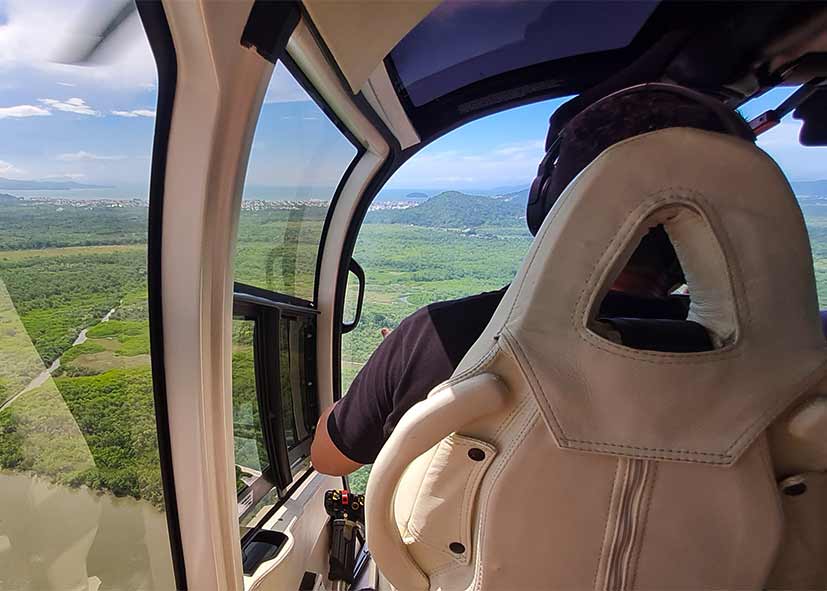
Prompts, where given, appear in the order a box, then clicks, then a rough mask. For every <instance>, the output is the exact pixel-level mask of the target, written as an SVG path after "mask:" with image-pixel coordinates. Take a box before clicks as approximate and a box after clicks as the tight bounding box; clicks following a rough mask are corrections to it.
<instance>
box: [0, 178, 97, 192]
mask: <svg viewBox="0 0 827 591" xmlns="http://www.w3.org/2000/svg"><path fill="white" fill-rule="evenodd" d="M106 188H109V187H107V186H105V185H85V184H83V183H78V182H75V181H20V180H17V179H4V178H2V177H0V189H7V190H11V191H14V190H17V191H28V190H35V191H55V190H58V191H66V190H68V189H106Z"/></svg>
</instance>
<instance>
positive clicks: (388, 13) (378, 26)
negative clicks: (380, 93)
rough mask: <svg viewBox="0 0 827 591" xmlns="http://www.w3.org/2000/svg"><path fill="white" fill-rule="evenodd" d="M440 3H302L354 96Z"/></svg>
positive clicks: (410, 0)
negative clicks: (399, 43) (395, 48)
mask: <svg viewBox="0 0 827 591" xmlns="http://www.w3.org/2000/svg"><path fill="white" fill-rule="evenodd" d="M440 1H441V0H335V1H334V0H304V5H305V7H306V8H307V12H308V13H309V14H310V18H311V19H312V20H313V23H314V24H315V25H316V28H317V29H318V31H319V33H320V34H321V36H322V38H323V39H324V41H325V43H326V44H327V46H328V48H329V49H330V52H331V53H332V54H333V57H334V59H335V60H336V62H337V64H338V65H339V68H340V69H341V70H342V73H343V74H344V76H345V78H346V79H347V82H348V84H349V85H350V88H351V90H352V91H353V92H358V90H359V89H360V88H362V86H363V85H364V84H365V82H366V81H367V79H368V78H369V77H370V75H371V74H372V73H373V71H374V70H375V69H376V67H377V66H378V65H379V64H380V63H381V62H382V60H383V59H385V56H386V55H388V53H390V51H391V49H393V48H394V47H395V46H396V44H397V43H398V42H399V40H400V39H402V38H403V37H404V36H405V35H406V34H407V33H408V31H410V30H411V29H412V28H413V27H414V26H416V24H417V23H419V22H420V21H421V20H422V19H424V18H425V17H426V16H427V15H428V14H429V13H430V12H431V11H432V10H433V9H434V8H435V7H436V6H437V5H439V4H440Z"/></svg>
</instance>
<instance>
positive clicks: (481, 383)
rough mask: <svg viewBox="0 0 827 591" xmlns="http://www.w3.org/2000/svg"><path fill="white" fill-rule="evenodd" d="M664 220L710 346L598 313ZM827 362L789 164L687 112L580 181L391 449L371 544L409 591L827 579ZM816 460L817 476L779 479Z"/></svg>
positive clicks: (381, 465)
mask: <svg viewBox="0 0 827 591" xmlns="http://www.w3.org/2000/svg"><path fill="white" fill-rule="evenodd" d="M658 223H662V224H664V227H665V228H666V230H667V232H668V233H669V236H670V238H671V240H672V242H673V244H674V245H675V249H676V251H677V253H678V256H679V258H680V260H681V264H682V266H683V269H684V271H685V274H686V277H687V283H688V285H689V292H690V294H691V300H692V304H691V308H690V319H691V320H695V321H697V322H699V323H700V324H702V325H703V326H704V327H706V329H707V330H708V331H709V332H710V334H711V335H712V338H713V341H714V343H715V346H716V348H715V350H713V351H707V352H699V353H662V352H654V351H640V350H634V349H630V348H627V347H624V346H622V345H620V344H617V343H615V342H612V341H610V340H607V339H605V338H603V337H601V336H600V335H599V334H598V333H597V332H596V331H595V330H594V328H595V327H594V326H593V321H594V314H593V310H595V309H596V307H597V306H598V305H599V303H600V302H601V301H602V298H603V296H604V295H605V293H606V291H607V290H608V287H609V286H610V284H611V283H612V280H613V278H614V277H615V276H616V275H617V273H618V272H619V271H620V269H621V268H622V266H623V265H624V264H625V262H626V260H628V257H629V256H630V254H631V252H632V250H633V249H634V248H635V246H636V245H637V244H638V242H639V240H640V238H641V236H642V235H643V234H644V233H645V232H646V231H647V230H648V228H649V227H650V226H651V225H653V224H658ZM826 360H827V347H826V346H825V339H824V337H823V335H822V332H821V326H820V321H819V316H818V304H817V298H816V290H815V283H814V277H813V265H812V257H811V254H810V246H809V242H808V239H807V234H806V229H805V226H804V222H803V219H802V216H801V212H800V210H799V208H798V206H797V203H796V200H795V198H794V196H793V195H792V193H791V191H790V188H789V185H788V183H787V181H786V180H785V178H784V176H783V175H782V173H781V172H780V171H779V169H778V167H777V166H776V165H775V164H774V163H773V161H772V160H771V159H770V158H769V157H767V156H766V154H764V153H763V152H762V151H760V150H759V149H757V148H755V147H754V146H753V145H752V144H750V143H748V142H745V141H742V140H740V139H737V138H733V137H730V136H724V135H720V134H715V133H709V132H703V131H698V130H690V129H668V130H662V131H657V132H653V133H649V134H646V135H642V136H638V137H635V138H632V139H629V140H626V141H624V142H622V143H619V144H617V145H615V146H613V147H611V148H609V149H608V150H606V151H605V152H603V153H602V154H601V155H600V156H599V157H598V158H597V159H596V160H595V161H594V162H593V163H592V164H591V165H590V166H589V167H588V168H587V169H586V170H585V171H583V172H582V173H581V174H580V175H579V176H578V177H577V178H576V179H575V180H574V181H573V182H572V183H571V185H570V186H569V187H568V188H567V189H566V191H565V192H564V193H563V195H562V196H561V198H560V199H559V200H558V202H557V203H556V205H555V206H554V209H553V210H552V211H551V213H550V214H549V215H548V216H547V219H546V221H545V223H544V224H543V227H542V228H541V230H540V232H539V233H538V235H537V238H536V239H535V241H534V244H533V245H532V248H531V250H530V251H529V253H528V255H527V256H526V258H525V261H524V262H523V266H522V269H521V270H520V273H519V274H518V276H517V278H516V279H515V281H514V282H513V283H512V285H511V287H510V288H509V289H508V291H507V293H506V295H505V297H504V299H503V301H502V303H501V304H500V306H499V308H498V309H497V312H496V314H495V316H494V318H493V319H492V321H491V322H490V324H489V325H488V327H487V329H486V330H485V332H484V333H483V335H482V336H481V337H480V339H479V340H478V341H477V343H476V344H475V345H474V347H473V348H472V349H471V351H470V352H469V353H468V355H467V356H466V357H465V358H464V360H463V361H462V363H461V364H460V366H459V367H458V368H457V370H456V372H455V373H454V375H453V377H452V378H451V379H450V380H449V381H448V382H446V383H445V384H443V385H441V386H439V387H437V388H436V389H434V391H433V392H431V394H430V395H429V397H428V399H427V400H425V401H424V402H421V403H419V404H417V405H416V406H414V407H413V408H412V409H411V410H410V411H409V412H408V413H407V414H406V415H405V416H404V417H403V418H402V420H401V421H400V423H399V425H398V427H397V429H396V430H395V431H394V433H393V435H392V436H391V438H390V440H389V441H388V443H387V445H386V446H385V448H384V449H383V450H382V452H381V453H380V455H379V458H378V459H377V461H376V463H375V465H374V467H373V471H372V473H371V476H370V481H369V483H368V491H367V527H368V532H367V534H368V544H369V546H370V548H371V551H372V553H373V556H374V558H375V560H376V562H377V564H378V567H379V569H380V570H381V571H382V573H383V574H384V576H385V577H386V578H387V579H388V580H389V581H390V583H391V584H392V585H393V586H394V587H396V588H397V589H400V590H408V589H418V590H425V589H429V588H430V589H445V590H448V589H450V590H453V589H477V590H480V591H482V590H490V589H503V590H505V589H508V590H517V589H519V590H533V589H544V590H546V589H567V590H568V589H573V590H574V589H576V590H580V589H606V590H615V589H633V588H634V589H760V588H762V587H766V586H770V587H779V588H781V587H785V586H791V585H797V586H798V587H799V588H804V587H806V586H808V585H813V586H814V587H819V588H824V587H825V586H827V573H825V572H824V571H825V570H827V567H824V566H821V563H823V562H827V556H825V555H823V554H822V555H821V556H819V553H820V552H821V551H824V550H827V540H826V539H825V536H827V534H824V533H823V532H821V530H824V529H825V528H823V527H822V528H818V527H815V526H813V525H812V523H811V521H812V520H811V519H809V518H808V517H807V516H812V515H813V512H814V511H821V512H822V513H821V518H822V520H821V522H820V523H821V525H822V526H823V524H824V521H823V518H824V516H825V514H827V506H825V500H826V499H825V497H826V496H827V480H825V475H824V472H823V471H824V470H825V469H827V457H826V456H827V449H825V447H824V445H821V443H820V442H819V437H820V436H819V435H818V432H819V429H822V430H821V433H822V434H823V432H824V430H823V428H824V427H827V418H825V417H827V404H822V402H820V401H818V400H816V402H813V400H814V399H815V397H817V395H818V394H820V393H822V394H823V393H827V381H825V375H826V373H827V372H826V369H827V366H825V361H826ZM802 404H804V405H806V407H805V410H806V413H809V414H806V413H805V412H804V411H801V412H799V410H798V409H799V408H802V407H801V405H802ZM813 409H815V410H813ZM819 409H821V410H819ZM805 414H806V416H805ZM802 417H804V418H802ZM770 427H772V430H773V431H772V434H771V436H770V435H768V433H769V430H770ZM822 436H823V435H822ZM770 440H771V441H772V444H770ZM804 448H806V449H807V450H808V451H806V453H805V452H802V451H801V450H802V449H804ZM798 477H800V478H804V479H805V480H806V482H807V483H808V484H809V486H808V489H807V492H806V493H805V494H800V495H797V496H791V495H787V494H783V492H784V491H782V490H780V489H779V485H778V481H779V480H783V479H786V480H784V483H783V484H782V487H786V488H785V490H786V491H787V492H790V491H793V492H800V487H799V488H798V489H795V490H793V489H791V488H789V487H790V483H791V482H792V481H790V480H789V478H798ZM791 503H793V504H794V505H791ZM802 515H803V516H804V517H802ZM819 544H820V545H821V546H820V547H819ZM814 560H815V561H817V564H814V563H813V562H814Z"/></svg>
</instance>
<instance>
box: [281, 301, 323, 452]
mask: <svg viewBox="0 0 827 591" xmlns="http://www.w3.org/2000/svg"><path fill="white" fill-rule="evenodd" d="M312 336H313V334H312V324H311V320H310V319H309V318H306V317H299V316H295V317H291V316H286V315H282V317H281V339H280V340H279V369H280V373H281V405H282V412H283V416H284V434H285V438H286V439H287V448H288V449H293V448H295V447H296V446H298V445H299V444H300V443H302V442H304V441H307V440H308V438H309V437H310V435H311V429H312V427H313V420H312V419H313V415H312V410H311V409H310V408H308V404H310V403H313V402H312V401H314V400H315V384H314V383H313V378H312V376H311V375H309V369H310V367H309V363H308V362H309V361H311V360H309V359H308V355H312V351H311V346H310V345H311V344H312V340H311V339H312Z"/></svg>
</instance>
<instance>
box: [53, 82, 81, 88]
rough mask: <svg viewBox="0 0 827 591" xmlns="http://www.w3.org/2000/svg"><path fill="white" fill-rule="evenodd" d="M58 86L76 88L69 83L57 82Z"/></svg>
mask: <svg viewBox="0 0 827 591" xmlns="http://www.w3.org/2000/svg"><path fill="white" fill-rule="evenodd" d="M58 84H59V85H60V86H71V87H75V86H77V84H72V83H71V82H58Z"/></svg>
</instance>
